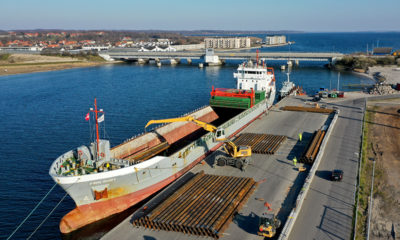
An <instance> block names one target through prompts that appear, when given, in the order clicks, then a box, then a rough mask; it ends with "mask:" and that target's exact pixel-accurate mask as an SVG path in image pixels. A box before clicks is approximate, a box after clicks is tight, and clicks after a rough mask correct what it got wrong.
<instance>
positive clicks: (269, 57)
mask: <svg viewBox="0 0 400 240" xmlns="http://www.w3.org/2000/svg"><path fill="white" fill-rule="evenodd" d="M101 55H102V56H103V58H106V59H114V60H121V61H126V62H139V63H146V62H149V61H150V60H153V61H156V62H159V61H161V60H170V61H171V64H176V63H179V61H180V60H181V59H186V60H187V62H188V63H191V62H192V60H193V59H200V60H201V61H202V62H204V63H206V64H212V65H219V64H222V63H223V62H225V61H226V60H241V61H243V60H248V59H252V60H256V58H257V53H256V52H243V51H234V50H225V51H216V50H213V49H206V51H200V50H199V51H176V52H151V51H137V50H130V49H118V48H115V49H110V50H108V51H104V52H102V53H101ZM343 56H344V54H342V53H323V52H259V53H258V57H259V59H263V60H266V61H276V60H280V61H282V60H283V61H296V62H298V61H313V62H315V61H317V62H328V63H334V62H335V61H336V60H339V59H341V58H342V57H343Z"/></svg>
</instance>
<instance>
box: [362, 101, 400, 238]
mask: <svg viewBox="0 0 400 240" xmlns="http://www.w3.org/2000/svg"><path fill="white" fill-rule="evenodd" d="M371 104H373V103H371ZM368 111H369V112H370V113H372V114H373V117H372V119H371V121H370V122H369V123H368V124H369V129H370V130H369V131H370V132H369V134H368V144H369V147H370V148H369V150H368V154H367V159H375V161H376V164H375V180H374V181H375V182H374V193H373V208H372V209H373V210H372V219H371V231H370V234H371V236H370V237H371V239H400V100H398V104H394V103H393V101H390V103H388V104H386V105H385V104H384V103H382V102H381V103H379V104H376V105H372V106H371V105H370V106H369V108H368ZM367 161H370V160H367Z"/></svg>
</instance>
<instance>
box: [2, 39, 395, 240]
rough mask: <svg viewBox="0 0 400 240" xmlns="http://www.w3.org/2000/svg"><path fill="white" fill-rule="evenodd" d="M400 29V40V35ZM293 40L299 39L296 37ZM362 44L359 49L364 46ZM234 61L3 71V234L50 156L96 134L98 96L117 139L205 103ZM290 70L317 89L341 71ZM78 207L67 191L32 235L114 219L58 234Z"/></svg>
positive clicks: (34, 193) (97, 232) (37, 189)
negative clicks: (92, 123)
mask: <svg viewBox="0 0 400 240" xmlns="http://www.w3.org/2000/svg"><path fill="white" fill-rule="evenodd" d="M324 37H325V38H329V37H330V35H329V34H325V35H324ZM396 37H397V41H398V40H399V39H400V36H399V35H396ZM370 38H371V39H372V38H373V37H372V36H370ZM290 40H291V41H292V40H293V41H296V39H294V37H293V39H290ZM380 42H381V43H382V42H384V40H383V39H380ZM338 45H339V44H338ZM299 47H300V44H299ZM305 47H306V46H305ZM359 48H360V49H359V50H360V51H361V49H364V48H365V46H360V47H359ZM317 50H318V49H317ZM323 50H324V49H323ZM323 50H321V51H323ZM237 64H238V63H236V62H232V63H229V64H228V65H227V66H223V67H205V68H203V69H199V68H197V67H195V66H187V65H178V66H169V65H163V66H162V67H161V68H159V67H157V66H156V65H155V64H152V65H137V64H116V65H105V66H99V67H92V68H80V69H69V70H62V71H54V72H43V73H32V74H20V75H14V76H3V77H0V114H1V117H0V126H1V127H0V157H1V163H2V167H1V168H0V191H1V195H0V238H1V239H6V238H7V237H8V236H9V235H10V234H11V232H12V231H13V230H14V229H15V228H16V227H17V225H18V224H19V223H20V222H21V221H23V220H24V218H25V217H26V216H27V215H28V213H29V212H30V211H31V210H32V209H33V208H34V207H35V206H36V204H37V203H38V202H39V201H40V200H41V199H42V197H43V196H44V195H45V194H46V193H47V192H48V191H49V190H50V189H51V188H52V186H53V185H54V182H53V180H52V179H51V178H50V176H49V175H48V170H49V167H50V165H51V163H52V162H53V160H54V159H55V158H57V157H58V156H59V155H60V154H62V153H64V152H67V151H69V150H70V149H72V148H75V147H77V146H80V145H87V144H89V143H90V141H91V137H93V136H91V132H90V128H89V123H88V122H86V121H85V115H86V113H87V112H88V110H89V108H90V107H92V105H93V101H94V98H95V97H96V98H97V101H98V105H99V107H100V108H102V109H104V111H105V131H102V134H103V132H104V135H105V136H104V137H105V138H107V139H109V140H110V142H111V145H112V146H115V145H117V144H119V143H121V142H123V141H124V140H126V139H128V138H130V137H132V136H134V135H136V134H140V133H141V132H143V131H144V126H145V124H146V123H147V121H148V120H150V119H160V118H169V117H177V116H180V115H182V114H185V113H187V112H190V111H193V110H195V109H197V108H200V107H202V106H204V105H207V104H208V101H209V97H210V91H211V87H212V86H213V85H214V86H215V87H227V88H233V87H235V79H234V78H233V72H234V71H235V70H236V68H237ZM269 65H270V66H273V67H274V68H275V75H276V80H277V88H278V89H279V88H280V87H281V83H282V82H283V81H285V80H286V74H285V72H281V71H280V70H279V64H275V65H274V64H273V63H271V64H269ZM290 78H291V80H292V81H294V82H295V84H296V85H301V86H303V88H304V90H306V91H307V92H308V93H312V92H314V91H315V90H317V89H319V88H320V87H328V88H329V86H330V85H331V86H332V88H337V80H338V73H337V72H335V71H330V70H328V69H326V68H324V67H323V65H322V64H321V63H318V64H316V63H312V64H302V63H300V66H299V67H295V68H293V69H292V72H291V75H290ZM371 83H373V82H372V80H370V79H368V78H363V77H360V76H358V75H354V74H351V73H341V75H340V86H339V88H340V90H345V91H346V90H354V89H349V88H346V86H347V85H351V84H353V85H354V84H371ZM64 196H65V192H64V191H63V190H62V189H61V188H60V187H58V186H56V187H55V189H54V191H53V192H52V193H51V194H50V195H49V196H48V198H47V199H46V200H45V201H44V202H43V204H42V205H41V206H40V207H39V208H38V209H37V210H36V211H35V213H34V214H33V215H32V216H31V218H29V219H28V221H26V222H25V224H24V225H23V227H22V228H21V229H20V230H19V231H18V232H17V233H16V234H15V235H14V238H13V239H26V238H28V237H29V236H30V234H31V233H32V232H34V231H35V229H36V227H37V226H38V225H39V224H40V223H41V222H42V220H44V219H45V218H46V217H47V216H48V214H49V213H50V211H52V209H53V208H54V207H55V206H56V205H57V204H58V203H59V201H60V200H61V199H62V198H63V197H64ZM74 207H75V205H74V203H73V201H72V199H71V198H70V197H69V196H66V197H65V199H64V200H63V202H62V203H61V204H60V205H59V206H58V208H56V209H55V211H54V212H53V214H51V215H50V217H49V218H48V219H47V220H46V221H45V223H44V224H43V226H41V227H40V228H39V229H38V230H37V232H36V233H35V234H34V235H33V236H32V239H61V238H69V239H98V238H99V237H101V236H102V235H103V234H104V233H105V232H106V231H107V230H108V229H109V228H110V227H112V225H110V224H107V226H108V228H107V227H104V226H100V227H99V228H97V229H90V230H88V232H89V233H81V235H80V234H79V233H78V234H75V235H70V236H61V234H60V232H59V229H58V225H59V221H60V219H61V218H62V216H64V215H65V214H66V213H67V212H69V211H70V210H72V209H73V208H74ZM123 217H125V216H121V218H123ZM120 220H121V219H117V220H115V221H114V224H117V223H118V221H120Z"/></svg>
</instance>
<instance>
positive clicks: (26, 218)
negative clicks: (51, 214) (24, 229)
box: [7, 183, 57, 240]
mask: <svg viewBox="0 0 400 240" xmlns="http://www.w3.org/2000/svg"><path fill="white" fill-rule="evenodd" d="M56 186H57V183H55V184H54V185H53V187H52V188H51V189H50V190H49V191H48V192H47V193H46V195H45V196H44V197H43V198H42V200H40V202H39V203H38V204H36V206H35V207H34V208H33V209H32V211H31V212H30V213H29V214H28V216H26V217H25V219H24V220H23V221H22V222H21V223H20V224H19V225H18V227H17V228H16V229H15V230H14V231H13V232H12V233H11V234H10V236H9V237H8V238H7V240H9V239H11V238H12V237H13V236H14V234H15V233H16V232H17V231H18V230H19V229H20V228H21V226H22V225H23V224H24V223H25V222H26V220H28V218H29V217H30V216H31V215H32V214H33V212H34V211H36V209H37V208H38V207H39V206H40V204H42V202H43V201H44V199H46V198H47V196H48V195H49V194H50V192H51V191H53V189H54V188H55V187H56Z"/></svg>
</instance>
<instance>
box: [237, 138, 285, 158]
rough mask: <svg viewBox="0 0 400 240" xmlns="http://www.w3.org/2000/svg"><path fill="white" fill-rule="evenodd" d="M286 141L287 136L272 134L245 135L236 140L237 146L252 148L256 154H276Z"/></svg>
mask: <svg viewBox="0 0 400 240" xmlns="http://www.w3.org/2000/svg"><path fill="white" fill-rule="evenodd" d="M285 140H286V136H280V135H272V134H257V133H243V134H241V135H240V136H239V137H238V138H236V139H235V141H234V143H235V144H236V145H238V146H239V145H247V146H251V151H252V152H254V153H263V154H274V153H275V152H276V151H277V150H278V148H279V146H280V145H281V144H282V143H283V142H284V141H285Z"/></svg>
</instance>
